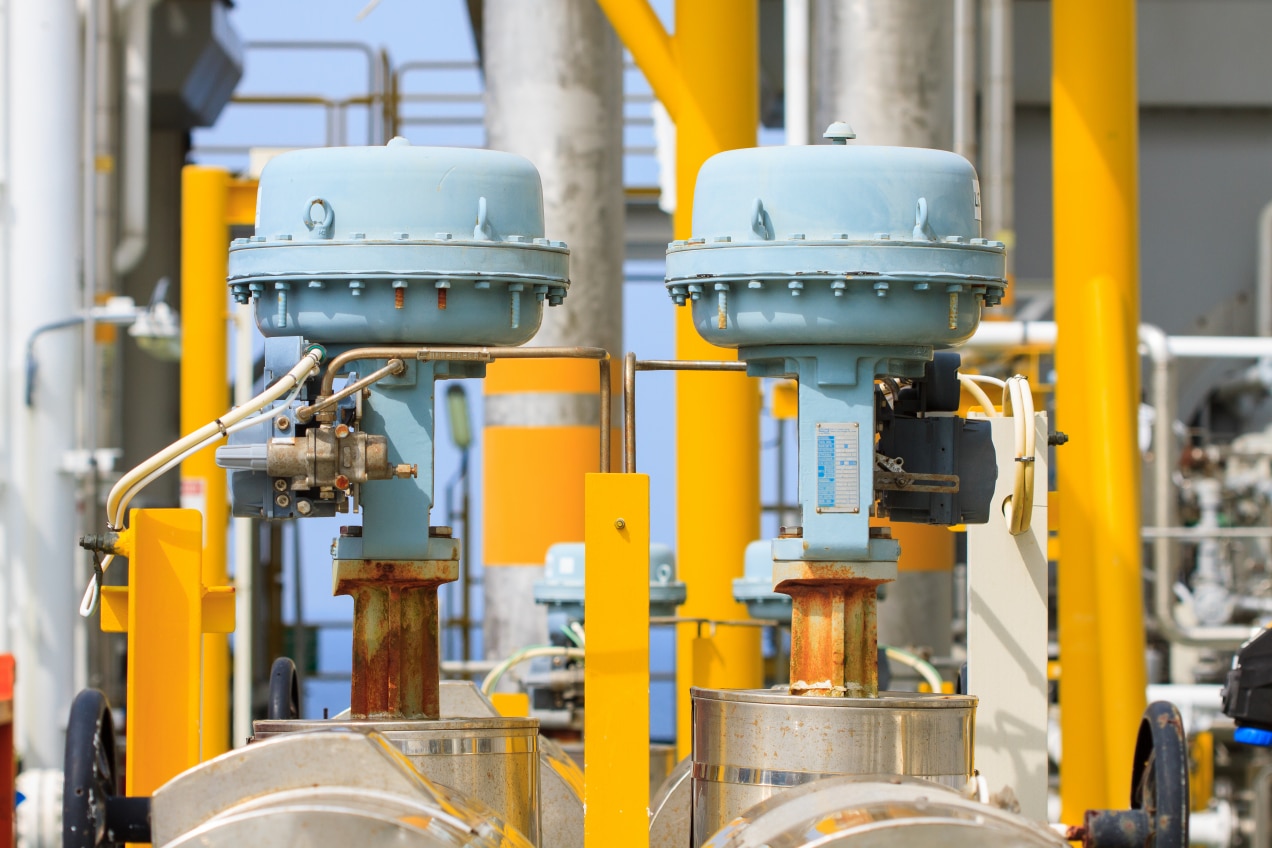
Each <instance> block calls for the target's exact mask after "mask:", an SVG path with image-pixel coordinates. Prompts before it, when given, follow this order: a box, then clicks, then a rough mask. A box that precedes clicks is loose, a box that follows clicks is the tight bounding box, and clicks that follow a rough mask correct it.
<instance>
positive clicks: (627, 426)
mask: <svg viewBox="0 0 1272 848" xmlns="http://www.w3.org/2000/svg"><path fill="white" fill-rule="evenodd" d="M637 371H746V363H745V362H726V361H722V360H714V359H683V360H681V359H637V358H636V354H634V353H629V354H627V355H626V356H625V357H623V473H625V474H631V473H634V472H635V471H636V372H637Z"/></svg>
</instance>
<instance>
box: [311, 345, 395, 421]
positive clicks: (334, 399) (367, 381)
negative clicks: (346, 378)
mask: <svg viewBox="0 0 1272 848" xmlns="http://www.w3.org/2000/svg"><path fill="white" fill-rule="evenodd" d="M405 370H406V363H405V362H403V361H402V360H401V359H396V358H395V359H390V360H389V362H388V364H387V365H385V366H384V367H383V368H380V369H378V370H376V371H372V372H371V373H370V374H368V375H367V376H365V377H363V378H362V379H361V380H355V381H354V382H352V383H350V384H349V385H347V386H345V387H344V388H343V389H341V390H340V391H338V392H336V393H335V394H333V395H330V396H325V397H322V398H319V399H318V401H316V402H315V403H312V404H310V405H309V406H302V407H301V408H300V409H298V410H296V420H297V421H300V422H301V423H302V424H303V423H304V422H306V421H308V420H309V419H311V418H313V417H314V416H315V415H317V414H318V413H319V412H322V411H323V410H324V409H327V408H328V407H332V406H335V405H336V404H338V403H340V401H342V400H344V399H345V398H347V397H349V396H350V395H352V394H355V393H356V392H360V391H362V390H363V389H365V388H366V387H367V386H369V385H371V384H372V383H377V382H379V381H380V380H383V379H384V378H385V377H392V376H396V375H398V374H401V373H402V372H403V371H405Z"/></svg>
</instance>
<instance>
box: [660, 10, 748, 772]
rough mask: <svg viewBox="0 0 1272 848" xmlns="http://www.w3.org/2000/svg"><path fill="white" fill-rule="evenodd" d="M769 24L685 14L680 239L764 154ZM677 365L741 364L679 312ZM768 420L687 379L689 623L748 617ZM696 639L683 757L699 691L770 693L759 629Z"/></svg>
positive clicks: (683, 641)
mask: <svg viewBox="0 0 1272 848" xmlns="http://www.w3.org/2000/svg"><path fill="white" fill-rule="evenodd" d="M757 16H758V11H757V7H756V4H755V2H754V0H744V2H739V0H694V2H684V0H681V2H678V3H676V35H675V45H676V58H677V62H678V63H679V65H680V73H681V79H682V81H683V84H684V86H685V89H686V91H687V97H688V98H689V100H690V101H691V102H692V103H693V104H694V105H695V106H696V107H697V108H693V109H681V112H680V116H679V118H678V119H677V123H676V214H675V221H674V229H675V235H676V238H680V239H684V238H689V237H690V236H691V235H695V233H692V228H693V192H694V186H695V183H696V181H697V179H698V169H699V168H701V167H702V163H703V162H705V161H706V160H707V159H708V158H710V157H711V156H714V155H715V154H717V153H719V152H721V151H723V150H729V149H732V148H736V147H753V146H754V145H755V133H756V127H757V126H758V125H759V105H758V104H759V95H758V93H757V92H758V91H759V70H758V62H759V25H758V17H757ZM676 356H677V357H678V358H680V359H719V358H721V357H722V356H727V357H728V358H734V354H733V353H732V352H730V351H722V350H721V349H719V348H716V347H713V346H711V345H709V344H707V343H706V342H705V341H703V340H702V339H701V337H699V335H698V333H697V331H696V330H695V329H694V328H693V324H692V322H691V321H690V316H689V310H688V308H685V309H678V310H677V311H676ZM759 416H760V390H759V386H758V384H757V382H756V381H755V380H753V379H751V378H749V377H745V376H743V375H740V374H711V373H702V372H693V371H682V372H680V373H679V374H677V375H676V444H677V446H678V447H677V454H676V512H677V526H676V558H677V560H678V562H679V563H680V574H681V579H683V580H684V581H685V583H686V584H687V586H688V591H689V596H688V602H687V603H686V604H685V605H684V607H683V608H682V609H683V614H684V615H686V616H697V617H701V618H711V619H737V618H743V617H744V616H745V608H744V607H743V606H742V605H741V604H739V603H737V602H736V601H734V600H733V588H732V583H733V578H735V577H741V576H742V566H743V559H744V557H745V553H746V546H747V545H748V544H749V543H750V542H751V541H753V540H754V539H756V538H758V537H759V533H760V469H759V454H760V438H759ZM694 636H695V629H694V628H693V627H691V626H682V627H681V628H680V631H679V634H678V637H679V638H678V639H677V670H678V675H679V679H678V681H677V683H678V686H677V689H678V693H677V694H678V708H677V711H676V714H677V722H676V738H677V740H678V747H679V748H680V753H681V755H682V756H687V755H688V754H689V752H690V746H691V742H692V740H691V733H690V728H691V722H692V711H691V705H690V700H689V683H690V682H692V684H693V685H696V686H707V687H711V688H751V687H756V686H759V685H760V684H761V683H762V679H761V663H760V637H759V633H758V631H756V630H755V629H754V628H744V627H722V628H719V629H717V630H716V631H715V634H714V636H712V637H710V639H709V640H708V644H707V645H701V644H699V645H696V646H695V644H694V642H701V641H703V637H697V638H693V637H694ZM691 639H692V641H691ZM704 659H708V660H709V662H708V663H707V665H706V667H705V668H703V667H702V665H703V662H702V661H703V660H704ZM695 660H696V661H695ZM687 672H691V673H692V679H691V680H689V679H686V676H687V675H686V673H687Z"/></svg>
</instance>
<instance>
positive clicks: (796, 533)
mask: <svg viewBox="0 0 1272 848" xmlns="http://www.w3.org/2000/svg"><path fill="white" fill-rule="evenodd" d="M777 538H779V539H802V538H804V528H803V527H779V528H777Z"/></svg>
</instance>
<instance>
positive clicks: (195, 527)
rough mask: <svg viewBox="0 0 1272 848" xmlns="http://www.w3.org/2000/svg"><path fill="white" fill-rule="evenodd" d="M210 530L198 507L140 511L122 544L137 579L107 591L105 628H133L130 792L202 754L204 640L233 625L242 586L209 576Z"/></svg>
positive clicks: (119, 549) (152, 785) (155, 783)
mask: <svg viewBox="0 0 1272 848" xmlns="http://www.w3.org/2000/svg"><path fill="white" fill-rule="evenodd" d="M202 528H203V524H202V518H201V517H200V515H199V513H198V512H196V511H194V510H192V509H136V510H133V511H132V513H131V515H130V518H129V522H128V529H127V530H124V531H122V532H121V533H120V538H119V541H118V543H117V545H116V549H115V553H116V554H117V555H119V556H125V557H127V558H128V585H127V586H104V587H102V630H104V631H106V632H107V633H122V632H127V633H128V744H127V760H126V762H127V764H128V767H127V769H126V771H127V786H126V791H127V793H128V794H129V795H150V794H151V793H153V792H154V791H155V790H156V789H158V788H159V787H160V786H162V785H163V784H164V783H166V782H167V781H168V780H170V779H172V778H173V777H176V776H177V775H178V774H181V773H182V772H183V771H185V770H187V769H189V768H191V767H192V766H195V765H197V764H198V763H199V760H200V752H199V713H200V696H199V690H200V681H199V669H200V653H201V648H202V645H201V642H202V640H203V639H205V638H207V637H206V636H205V635H204V634H205V633H211V632H216V633H221V634H224V633H228V632H230V631H231V630H233V629H234V590H233V589H232V588H228V587H222V586H215V587H213V588H208V587H207V584H206V583H204V582H203V580H202V575H201V574H200V571H201V568H200V559H201V548H202V539H201V534H202ZM203 753H204V756H206V755H207V751H206V750H204V752H203Z"/></svg>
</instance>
